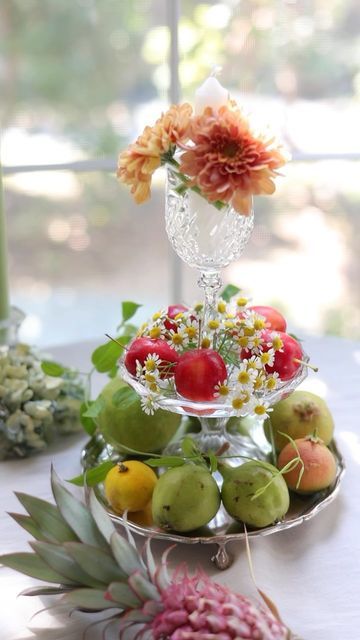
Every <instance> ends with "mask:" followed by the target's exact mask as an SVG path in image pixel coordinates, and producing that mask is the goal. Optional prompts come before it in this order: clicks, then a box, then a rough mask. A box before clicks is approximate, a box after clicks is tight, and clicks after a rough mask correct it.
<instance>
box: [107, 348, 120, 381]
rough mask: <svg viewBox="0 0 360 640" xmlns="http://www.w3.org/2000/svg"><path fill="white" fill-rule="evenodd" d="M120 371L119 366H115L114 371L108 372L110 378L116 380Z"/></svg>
mask: <svg viewBox="0 0 360 640" xmlns="http://www.w3.org/2000/svg"><path fill="white" fill-rule="evenodd" d="M122 340H123V338H122ZM118 371H119V366H118V365H117V364H115V365H114V366H113V368H112V369H110V371H108V376H109V378H111V380H112V379H113V378H116V376H117V373H118Z"/></svg>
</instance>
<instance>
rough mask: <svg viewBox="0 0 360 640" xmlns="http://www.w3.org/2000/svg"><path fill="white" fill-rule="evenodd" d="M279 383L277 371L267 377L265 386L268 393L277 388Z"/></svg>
mask: <svg viewBox="0 0 360 640" xmlns="http://www.w3.org/2000/svg"><path fill="white" fill-rule="evenodd" d="M279 383H280V377H279V374H278V373H277V371H275V372H274V373H272V374H271V376H268V377H267V379H266V382H265V386H266V388H267V389H268V390H269V391H273V390H274V389H277V388H278V386H279Z"/></svg>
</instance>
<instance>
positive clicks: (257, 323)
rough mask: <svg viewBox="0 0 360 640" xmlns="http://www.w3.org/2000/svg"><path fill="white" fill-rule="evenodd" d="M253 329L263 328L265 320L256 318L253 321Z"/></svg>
mask: <svg viewBox="0 0 360 640" xmlns="http://www.w3.org/2000/svg"><path fill="white" fill-rule="evenodd" d="M254 329H256V331H260V330H261V329H265V321H264V320H262V319H261V318H256V320H255V321H254Z"/></svg>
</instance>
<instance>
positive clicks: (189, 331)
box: [185, 327, 197, 340]
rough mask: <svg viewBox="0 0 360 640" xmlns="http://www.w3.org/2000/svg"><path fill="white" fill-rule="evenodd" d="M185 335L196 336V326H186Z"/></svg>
mask: <svg viewBox="0 0 360 640" xmlns="http://www.w3.org/2000/svg"><path fill="white" fill-rule="evenodd" d="M185 333H186V335H187V336H188V337H189V338H190V340H191V339H192V338H196V336H197V328H196V327H186V329H185Z"/></svg>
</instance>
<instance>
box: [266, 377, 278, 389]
mask: <svg viewBox="0 0 360 640" xmlns="http://www.w3.org/2000/svg"><path fill="white" fill-rule="evenodd" d="M266 386H267V388H268V389H275V388H276V378H268V380H267V381H266Z"/></svg>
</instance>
